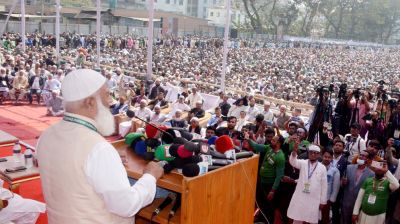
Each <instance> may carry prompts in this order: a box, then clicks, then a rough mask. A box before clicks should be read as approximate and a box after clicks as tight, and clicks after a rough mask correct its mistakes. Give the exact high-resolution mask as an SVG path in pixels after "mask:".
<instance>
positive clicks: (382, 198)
mask: <svg viewBox="0 0 400 224" xmlns="http://www.w3.org/2000/svg"><path fill="white" fill-rule="evenodd" d="M389 185H390V182H389V181H388V180H386V179H383V180H376V179H375V178H372V177H370V178H367V179H366V180H365V181H364V183H363V185H362V187H361V188H362V189H364V190H365V193H364V197H363V199H362V202H361V210H362V211H363V212H364V213H365V214H367V215H370V216H374V215H380V214H383V213H385V212H386V207H387V203H388V199H389V194H390V188H389ZM374 186H375V189H374ZM370 195H375V196H376V199H375V203H373V204H372V203H368V199H369V197H370Z"/></svg>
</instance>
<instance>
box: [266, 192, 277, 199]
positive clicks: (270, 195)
mask: <svg viewBox="0 0 400 224" xmlns="http://www.w3.org/2000/svg"><path fill="white" fill-rule="evenodd" d="M274 194H275V193H274V192H273V191H270V192H269V193H268V196H267V199H268V201H272V199H274Z"/></svg>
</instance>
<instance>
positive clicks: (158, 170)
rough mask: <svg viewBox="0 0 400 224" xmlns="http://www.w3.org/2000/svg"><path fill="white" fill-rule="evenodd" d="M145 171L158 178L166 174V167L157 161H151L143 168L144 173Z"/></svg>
mask: <svg viewBox="0 0 400 224" xmlns="http://www.w3.org/2000/svg"><path fill="white" fill-rule="evenodd" d="M145 173H148V174H150V175H152V176H153V177H154V178H156V180H158V179H160V178H161V177H162V176H163V175H164V169H163V168H162V167H161V166H160V165H158V163H156V162H149V163H148V164H147V166H146V167H145V168H144V170H143V174H145Z"/></svg>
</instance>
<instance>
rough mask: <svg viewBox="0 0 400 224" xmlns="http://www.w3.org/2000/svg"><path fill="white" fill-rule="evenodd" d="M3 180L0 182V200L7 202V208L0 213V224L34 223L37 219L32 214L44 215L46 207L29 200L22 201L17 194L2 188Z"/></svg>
mask: <svg viewBox="0 0 400 224" xmlns="http://www.w3.org/2000/svg"><path fill="white" fill-rule="evenodd" d="M3 183H4V181H3V180H0V199H1V200H8V206H7V207H6V208H3V209H2V210H1V211H0V223H9V222H10V221H13V222H15V223H35V222H36V219H37V217H35V216H34V215H33V214H34V213H44V212H45V211H46V205H45V204H44V203H42V202H38V201H34V200H31V199H24V198H22V197H21V196H19V195H18V194H15V193H12V192H11V191H9V190H8V189H6V188H3Z"/></svg>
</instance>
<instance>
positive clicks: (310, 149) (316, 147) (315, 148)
mask: <svg viewBox="0 0 400 224" xmlns="http://www.w3.org/2000/svg"><path fill="white" fill-rule="evenodd" d="M308 151H314V152H321V149H320V148H319V147H318V146H316V145H310V146H308Z"/></svg>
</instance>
